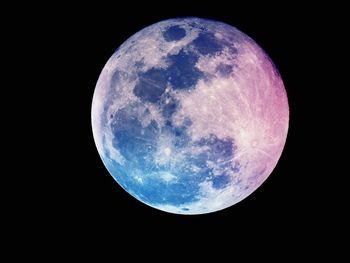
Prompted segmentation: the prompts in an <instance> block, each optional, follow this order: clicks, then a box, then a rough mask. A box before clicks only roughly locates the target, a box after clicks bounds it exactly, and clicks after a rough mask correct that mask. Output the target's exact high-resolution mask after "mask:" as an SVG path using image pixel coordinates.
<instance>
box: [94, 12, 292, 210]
mask: <svg viewBox="0 0 350 263" xmlns="http://www.w3.org/2000/svg"><path fill="white" fill-rule="evenodd" d="M91 115H92V128H93V135H94V139H95V143H96V146H97V150H98V152H99V155H100V156H101V158H102V161H103V163H104V164H105V166H106V168H107V169H108V171H109V173H110V174H111V175H112V176H113V178H114V179H115V180H116V181H117V182H118V184H119V185H120V186H121V187H122V188H123V189H125V190H126V191H127V192H128V193H129V194H130V195H132V196H133V197H135V198H136V199H138V200H139V201H141V202H143V203H145V204H147V205H149V206H151V207H154V208H157V209H160V210H163V211H166V212H171V213H177V214H203V213H210V212H214V211H218V210H221V209H224V208H227V207H230V206H232V205H234V204H236V203H237V202H239V201H241V200H243V199H244V198H246V197H247V196H248V195H250V194H251V193H252V192H253V191H255V190H256V189H257V188H258V187H259V186H260V185H261V184H262V183H263V182H264V181H265V180H266V178H267V177H268V176H269V175H270V174H271V172H272V171H273V169H274V167H275V166H276V164H277V162H278V159H279V158H280V156H281V153H282V150H283V147H284V144H285V141H286V136H287V131H288V122H289V109H288V101H287V95H286V91H285V88H284V85H283V82H282V80H281V77H280V75H279V73H278V71H277V69H276V67H275V66H274V64H273V63H272V61H271V60H270V58H269V57H268V55H267V54H266V53H265V52H264V51H263V50H262V49H261V48H260V47H259V46H258V45H257V43H255V41H254V40H252V39H251V38H250V37H248V36H247V35H245V34H244V33H242V32H241V31H239V30H238V29H236V28H235V27H232V26H230V25H227V24H224V23H221V22H217V21H212V20H206V19H199V18H179V19H170V20H166V21H162V22H159V23H156V24H154V25H151V26H149V27H146V28H144V29H143V30H141V31H139V32H138V33H136V34H135V35H133V36H132V37H130V38H129V39H128V40H127V41H125V42H124V43H123V44H122V45H121V46H120V47H119V48H118V49H117V50H116V52H115V53H114V54H113V55H112V57H111V58H110V59H109V60H108V62H107V63H106V65H105V67H104V68H103V70H102V72H101V75H100V77H99V79H98V82H97V85H96V88H95V92H94V96H93V103H92V114H91Z"/></svg>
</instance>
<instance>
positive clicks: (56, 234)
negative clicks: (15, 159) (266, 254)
mask: <svg viewBox="0 0 350 263" xmlns="http://www.w3.org/2000/svg"><path fill="white" fill-rule="evenodd" d="M31 7H32V8H33V6H31ZM40 8H41V9H40V10H45V11H40V10H39V9H38V10H39V11H37V13H38V15H35V14H36V13H35V14H34V13H32V14H31V15H28V18H27V17H26V18H27V19H25V21H24V22H23V23H22V24H21V25H20V28H19V30H13V31H11V32H12V33H13V34H16V32H21V33H20V38H21V39H22V40H25V43H26V45H25V46H22V45H19V46H18V47H17V46H16V48H17V52H16V53H17V55H19V56H20V57H21V58H22V59H23V58H24V59H25V61H26V62H27V63H26V66H25V70H24V72H23V78H22V80H25V82H27V83H28V82H29V81H30V83H32V85H31V87H32V89H26V90H25V91H24V94H27V93H28V96H31V97H33V96H34V97H36V98H35V100H32V103H30V104H31V105H30V106H29V107H25V111H24V113H23V114H25V115H30V116H35V117H36V118H35V120H33V119H31V121H30V122H28V123H25V124H23V126H24V127H26V129H27V133H26V136H27V137H30V138H32V139H31V140H29V141H30V142H29V143H30V146H28V147H27V148H26V152H27V154H28V156H29V157H30V158H29V159H28V161H27V162H28V163H26V164H25V165H23V167H24V168H25V172H24V173H22V175H21V179H22V181H21V184H19V186H17V188H18V190H20V191H21V193H22V194H23V195H24V196H25V198H21V200H19V201H18V200H16V201H15V199H16V198H15V197H14V194H13V195H12V197H13V200H12V201H13V202H15V203H16V205H13V206H11V211H12V213H16V214H17V213H18V214H19V216H16V217H15V219H14V221H15V222H20V223H18V224H17V226H19V225H20V227H19V229H20V230H19V232H21V233H28V234H26V238H27V239H28V240H30V239H31V237H32V236H33V235H34V236H39V237H40V238H39V239H40V240H42V241H44V243H45V240H55V239H60V238H64V240H65V242H66V243H65V244H71V243H72V244H81V243H84V244H85V243H88V244H95V243H98V242H99V241H101V242H103V241H106V240H108V239H109V238H111V239H112V244H116V243H118V242H120V241H121V240H124V242H125V243H126V244H125V245H126V246H128V245H129V244H130V246H137V244H143V245H142V246H145V244H151V245H152V244H155V246H156V245H164V246H167V244H172V245H176V246H175V247H176V248H178V250H179V251H188V250H190V251H193V248H191V246H196V245H195V244H198V245H199V244H200V245H203V246H204V250H206V247H207V246H208V248H209V247H211V248H209V249H208V253H209V252H211V253H214V252H215V251H217V250H216V249H220V247H221V248H222V249H224V248H228V249H231V250H232V249H233V248H232V247H231V248H230V246H236V245H238V244H240V245H243V246H245V245H247V246H250V245H252V244H253V245H255V246H257V247H260V246H264V245H267V246H269V245H271V246H276V247H277V246H278V247H279V249H283V251H284V250H285V253H288V255H295V253H293V252H292V251H290V249H291V248H290V247H288V246H287V245H286V246H284V244H286V243H287V242H291V240H297V242H296V243H295V246H296V247H299V249H301V250H309V249H310V248H308V246H307V243H308V242H309V241H310V242H312V241H314V240H315V239H317V238H318V236H319V235H321V234H320V232H319V231H318V226H316V225H315V219H316V218H317V219H319V218H320V210H319V208H320V202H321V201H322V203H323V208H324V207H325V206H326V208H327V206H329V204H328V203H327V202H326V200H325V198H323V199H321V200H320V199H319V196H318V194H317V192H318V191H319V189H318V187H317V186H316V185H317V183H315V182H317V180H318V179H319V178H320V176H321V175H320V173H319V172H316V171H315V169H314V166H313V163H314V161H313V160H311V159H312V158H310V156H312V154H313V152H314V151H315V148H314V147H315V146H316V145H317V142H315V141H314V134H313V127H314V125H316V122H317V121H318V120H317V114H315V111H316V109H317V107H316V109H315V107H313V106H310V101H314V102H315V103H317V97H315V93H314V89H313V86H312V85H311V84H312V83H313V80H312V78H311V79H310V77H311V76H313V74H314V72H313V64H314V63H315V60H314V58H315V57H317V56H316V53H317V51H318V50H319V49H318V48H315V45H314V43H313V38H314V37H315V36H316V35H318V33H319V32H318V31H317V30H316V29H315V28H319V24H318V27H315V24H316V17H317V16H318V11H317V8H315V7H314V8H312V9H309V8H306V7H305V6H293V5H287V4H280V5H273V6H266V5H264V6H255V5H253V4H252V5H251V6H246V7H243V6H242V7H241V6H237V5H233V6H232V5H228V4H225V3H221V4H219V3H217V4H215V5H214V4H213V3H212V4H202V5H200V6H199V5H194V4H190V3H183V4H180V3H178V4H177V5H175V6H171V3H164V4H163V6H160V5H159V4H154V5H153V4H151V3H147V5H144V6H141V5H140V4H137V3H131V4H130V5H129V6H128V5H127V4H125V5H123V6H112V5H110V6H108V5H105V6H102V5H100V6H94V5H89V4H87V3H86V4H85V5H84V6H81V7H73V6H54V5H52V6H46V7H42V6H41V7H40ZM42 8H44V9H42ZM183 16H196V17H202V18H209V19H214V20H219V21H222V22H225V23H227V24H230V25H233V26H235V27H237V28H238V29H239V30H241V31H242V32H244V33H246V34H247V35H249V36H250V37H251V38H253V39H254V40H255V41H256V42H257V43H258V44H259V45H260V46H261V47H262V48H263V49H264V50H265V51H266V52H267V53H268V54H269V56H270V57H271V59H272V60H273V62H274V63H275V64H276V66H277V68H278V70H279V72H280V74H281V76H282V79H283V81H284V84H285V87H286V90H287V94H288V99H289V107H290V123H289V126H290V127H289V132H288V138H287V142H286V145H285V148H284V151H283V154H282V156H281V158H280V161H279V162H278V165H277V167H276V168H275V170H274V171H273V173H272V174H271V175H270V177H269V178H268V179H267V181H266V182H265V183H264V184H263V185H262V186H261V187H260V188H258V189H257V190H256V191H255V192H254V193H253V194H252V195H250V196H249V197H248V198H246V199H245V200H243V201H241V202H240V203H238V204H236V205H234V206H232V207H230V208H227V209H225V210H222V211H219V212H216V213H211V214H205V215H196V216H181V215H175V214H169V213H165V212H162V211H159V210H156V209H153V208H151V207H148V206H146V205H144V204H142V203H141V202H139V201H137V200H136V199H134V198H133V197H131V196H130V195H129V194H128V193H126V192H125V191H124V190H123V189H122V188H121V187H120V186H119V185H118V184H117V183H116V182H115V181H114V179H113V178H112V177H111V176H110V175H109V173H108V171H107V170H106V168H105V167H104V165H103V163H102V161H101V159H100V157H99V155H98V153H97V150H96V147H95V144H94V140H93V136H92V129H91V121H90V120H91V115H90V114H91V102H92V97H93V92H94V88H95V85H96V82H97V79H98V77H99V74H100V72H101V70H102V68H103V67H104V65H105V63H106V62H107V60H108V59H109V58H110V56H111V55H112V54H113V52H114V51H115V50H116V49H117V47H118V46H119V45H121V44H122V43H123V42H124V41H125V40H126V39H127V38H128V37H130V36H131V35H133V34H134V33H136V32H138V31H139V30H141V29H142V28H144V27H146V26H148V25H150V24H152V23H156V22H159V21H161V20H164V19H168V18H173V17H183ZM22 32H23V33H22ZM17 34H18V33H17ZM17 43H19V42H17ZM23 50H24V52H23ZM19 81H21V80H19ZM33 89H34V91H33ZM318 92H319V93H321V94H322V92H323V90H322V89H319V91H318ZM24 97H25V96H24ZM21 138H22V137H21ZM316 162H317V160H316ZM20 168H22V167H19V168H18V169H20ZM23 174H24V176H23ZM29 174H30V176H29ZM29 185H30V187H29ZM9 199H11V196H10V197H9ZM321 214H322V213H321ZM23 218H25V220H21V219H23ZM16 229H17V230H18V227H16ZM323 231H324V229H323ZM128 238H131V241H128V242H126V239H128ZM177 238H180V240H181V241H177ZM223 238H224V239H223ZM27 239H25V240H27ZM113 240H114V241H113ZM224 240H225V241H224ZM267 240H268V241H267ZM270 242H271V243H270ZM213 244H214V247H213ZM115 246H117V245H115ZM139 246H141V245H139ZM169 246H170V245H169ZM173 249H174V247H173ZM214 250H215V251H214ZM202 252H203V247H202ZM186 253H187V252H186ZM216 253H217V252H216ZM223 253H224V252H223Z"/></svg>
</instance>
